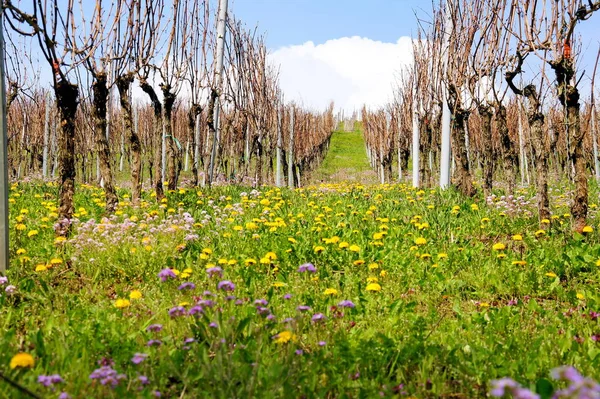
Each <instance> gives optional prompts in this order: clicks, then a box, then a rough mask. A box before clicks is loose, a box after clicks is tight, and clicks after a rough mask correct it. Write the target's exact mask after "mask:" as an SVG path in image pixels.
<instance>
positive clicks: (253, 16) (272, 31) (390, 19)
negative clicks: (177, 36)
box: [230, 0, 600, 112]
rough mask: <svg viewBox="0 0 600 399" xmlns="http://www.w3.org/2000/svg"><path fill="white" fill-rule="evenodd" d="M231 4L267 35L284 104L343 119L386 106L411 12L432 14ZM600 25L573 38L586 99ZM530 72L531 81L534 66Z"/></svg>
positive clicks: (419, 9)
mask: <svg viewBox="0 0 600 399" xmlns="http://www.w3.org/2000/svg"><path fill="white" fill-rule="evenodd" d="M230 1H231V5H230V10H231V11H232V12H233V13H234V14H235V15H236V17H237V18H239V19H241V20H242V21H244V23H246V25H247V26H248V27H253V26H255V25H256V24H258V26H259V30H260V31H263V32H266V34H267V36H266V42H267V46H268V47H269V49H270V51H271V54H272V60H273V62H274V63H276V64H278V65H280V82H281V85H282V87H283V90H284V93H285V94H286V96H287V98H288V99H292V100H295V101H297V102H300V103H302V104H303V105H305V106H309V107H313V108H322V107H325V106H326V105H327V104H328V103H329V101H331V100H333V101H334V102H335V103H336V105H337V107H339V108H342V109H344V110H346V111H348V112H352V110H357V109H359V108H360V107H361V106H362V104H363V103H366V104H367V105H369V106H371V107H373V108H375V107H379V106H383V105H385V103H386V102H388V101H389V100H390V99H391V97H392V92H393V87H394V82H395V81H396V80H397V76H398V71H399V70H400V69H401V68H402V65H403V64H406V63H408V62H410V59H411V54H410V42H409V41H408V38H409V37H410V36H411V35H416V32H417V30H418V24H417V19H416V16H415V12H416V13H417V15H418V16H419V17H421V18H423V19H424V20H426V21H429V20H431V17H430V10H431V6H432V3H431V0H346V1H339V0H320V1H319V0H230ZM438 1H439V0H435V2H436V3H437V2H438ZM599 23H600V15H594V16H593V17H592V18H591V19H590V20H588V21H584V22H583V23H581V24H579V26H578V27H577V30H576V32H577V33H579V34H581V36H582V37H583V42H582V49H583V52H584V56H583V57H582V59H581V60H580V61H581V63H580V64H579V65H578V72H579V73H581V72H583V71H585V72H586V75H587V76H586V77H584V79H583V80H582V81H581V86H582V87H581V88H582V92H583V93H586V94H585V95H587V93H589V81H590V79H589V75H591V73H592V69H593V62H594V61H595V57H596V52H597V50H598V45H599V44H600V30H599V29H598V24H599ZM530 58H534V57H530ZM531 61H534V60H533V59H532V60H531ZM528 62H529V61H528ZM534 64H535V63H534ZM531 67H533V68H535V69H536V70H535V71H534V73H535V74H537V73H538V72H537V71H538V70H537V66H531ZM550 73H551V72H550ZM599 83H600V82H599ZM586 86H587V87H586Z"/></svg>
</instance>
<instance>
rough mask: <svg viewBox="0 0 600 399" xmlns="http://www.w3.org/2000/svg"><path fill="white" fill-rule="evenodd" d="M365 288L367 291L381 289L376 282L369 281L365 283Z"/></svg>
mask: <svg viewBox="0 0 600 399" xmlns="http://www.w3.org/2000/svg"><path fill="white" fill-rule="evenodd" d="M366 290H367V291H369V292H379V291H381V286H380V285H379V284H378V283H370V284H367V287H366Z"/></svg>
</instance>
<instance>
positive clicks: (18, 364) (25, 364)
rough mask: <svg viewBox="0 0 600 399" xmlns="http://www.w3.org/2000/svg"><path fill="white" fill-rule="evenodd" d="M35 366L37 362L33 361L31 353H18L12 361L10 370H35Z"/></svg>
mask: <svg viewBox="0 0 600 399" xmlns="http://www.w3.org/2000/svg"><path fill="white" fill-rule="evenodd" d="M34 365H35V361H34V360H33V356H31V355H30V354H29V353H24V352H21V353H17V354H16V355H14V356H13V357H12V359H10V368H11V369H16V368H33V366H34Z"/></svg>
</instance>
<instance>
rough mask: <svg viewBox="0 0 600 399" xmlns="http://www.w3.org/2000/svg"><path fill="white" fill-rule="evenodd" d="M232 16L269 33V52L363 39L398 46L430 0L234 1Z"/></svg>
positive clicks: (412, 28)
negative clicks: (299, 45)
mask: <svg viewBox="0 0 600 399" xmlns="http://www.w3.org/2000/svg"><path fill="white" fill-rule="evenodd" d="M231 8H232V11H233V12H234V13H235V15H236V16H237V17H238V18H240V19H241V20H242V21H244V22H245V23H247V24H248V25H250V26H252V25H255V24H256V23H258V24H259V26H260V29H261V30H263V31H266V32H267V44H268V45H269V47H270V48H271V49H277V48H279V47H281V46H288V45H292V44H302V43H304V42H307V41H313V42H315V43H316V44H321V43H324V42H325V41H327V40H329V39H337V38H340V37H350V36H362V37H368V38H369V39H372V40H375V41H383V42H395V41H396V40H398V38H399V37H401V36H410V35H411V33H415V32H416V27H417V25H416V20H415V16H414V13H413V10H420V11H419V13H420V14H423V15H426V14H425V13H426V12H427V11H428V10H429V9H430V8H431V3H430V2H429V1H428V0H346V1H340V0H320V1H319V0H233V3H232V5H231Z"/></svg>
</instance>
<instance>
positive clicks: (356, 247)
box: [348, 245, 360, 252]
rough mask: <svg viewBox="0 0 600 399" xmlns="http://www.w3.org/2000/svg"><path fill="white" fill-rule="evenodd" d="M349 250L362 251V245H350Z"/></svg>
mask: <svg viewBox="0 0 600 399" xmlns="http://www.w3.org/2000/svg"><path fill="white" fill-rule="evenodd" d="M348 250H349V251H350V252H360V247H359V246H358V245H350V247H348Z"/></svg>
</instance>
